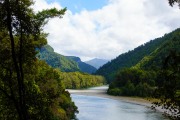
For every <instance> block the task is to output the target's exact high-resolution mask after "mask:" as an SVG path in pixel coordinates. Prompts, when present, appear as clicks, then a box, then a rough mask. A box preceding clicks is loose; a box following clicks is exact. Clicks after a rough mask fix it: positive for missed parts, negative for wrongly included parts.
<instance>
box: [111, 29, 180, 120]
mask: <svg viewBox="0 0 180 120" xmlns="http://www.w3.org/2000/svg"><path fill="white" fill-rule="evenodd" d="M165 36H166V37H162V38H161V39H162V40H164V41H163V42H161V44H160V45H159V46H156V47H155V48H156V49H155V50H154V51H152V52H151V53H150V54H148V55H146V56H144V57H143V58H142V59H141V60H140V61H139V62H138V63H137V64H136V65H134V66H132V67H130V68H126V69H122V68H120V70H119V72H117V74H116V79H115V80H114V81H113V82H112V83H111V84H110V87H109V90H108V93H109V94H112V95H124V96H141V97H149V96H151V97H152V94H153V95H156V96H155V97H157V98H159V99H160V102H156V103H155V105H157V106H162V107H163V109H165V110H167V112H168V113H170V116H172V117H174V118H175V119H179V116H180V113H179V111H180V110H179V108H180V106H179V105H180V101H179V100H180V94H179V93H180V92H179V91H180V87H179V86H180V71H179V70H180V68H179V66H180V65H179V64H180V63H179V62H180V58H179V53H180V40H179V39H180V31H179V29H177V30H176V31H174V32H172V33H170V34H167V35H165ZM164 38H166V39H164ZM134 54H136V53H134ZM169 54H170V55H169ZM132 59H134V58H132ZM127 62H128V61H127ZM164 65H165V66H164ZM162 68H164V69H162Z"/></svg>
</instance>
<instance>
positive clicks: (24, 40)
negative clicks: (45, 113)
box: [0, 0, 66, 120]
mask: <svg viewBox="0 0 180 120" xmlns="http://www.w3.org/2000/svg"><path fill="white" fill-rule="evenodd" d="M32 4H33V1H32V0H1V1H0V46H1V50H0V56H1V59H0V72H1V73H0V74H1V75H0V104H1V105H0V110H1V111H0V118H1V119H19V120H29V119H32V114H34V115H39V116H41V114H38V112H37V113H36V112H35V111H36V110H34V112H32V110H31V108H32V106H35V107H34V108H35V109H37V110H38V109H42V108H41V107H43V105H42V106H41V107H39V108H38V107H36V105H37V103H36V102H35V101H33V102H29V100H30V99H34V97H35V98H36V97H37V96H33V94H32V92H35V93H36V92H37V93H38V89H33V88H36V86H38V85H37V84H36V80H35V79H33V78H32V73H33V71H34V70H36V69H37V66H36V62H37V59H36V53H37V52H36V48H38V47H41V46H42V45H44V44H46V36H47V34H45V33H44V32H43V29H42V27H43V26H44V25H45V24H46V23H47V22H48V20H49V19H50V18H53V17H60V18H61V17H62V15H64V13H65V11H66V8H64V9H62V10H57V9H56V8H52V9H49V10H43V11H41V12H38V13H37V14H35V13H34V12H33V10H32V8H31V5H32ZM36 118H39V119H40V118H41V117H36Z"/></svg>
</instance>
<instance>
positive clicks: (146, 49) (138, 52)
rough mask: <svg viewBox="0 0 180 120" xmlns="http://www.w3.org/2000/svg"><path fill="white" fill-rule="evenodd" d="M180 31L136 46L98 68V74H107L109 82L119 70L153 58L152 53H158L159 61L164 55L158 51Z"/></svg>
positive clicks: (178, 30) (179, 30)
mask: <svg viewBox="0 0 180 120" xmlns="http://www.w3.org/2000/svg"><path fill="white" fill-rule="evenodd" d="M179 32H180V29H177V30H175V31H173V32H171V33H169V34H165V35H164V36H163V37H161V38H157V39H154V40H151V41H150V42H147V43H145V44H144V45H141V46H139V47H137V48H135V49H134V50H131V51H129V52H126V53H123V54H121V55H119V56H118V57H117V58H115V59H113V60H112V61H110V62H108V63H107V64H105V65H103V66H102V67H100V68H99V69H98V70H97V72H96V74H99V75H103V76H105V78H106V79H107V80H108V82H111V81H112V80H114V79H115V75H116V73H117V72H118V71H119V70H121V69H124V68H130V67H132V66H135V65H136V64H138V63H139V62H140V61H141V60H143V61H147V59H152V58H151V57H149V56H150V55H151V54H158V55H157V57H156V59H155V58H153V59H155V60H156V61H158V59H161V58H160V57H162V56H161V54H160V52H158V51H159V50H160V47H161V46H162V45H163V44H165V43H166V42H168V41H172V38H173V37H174V36H177V37H178V34H179ZM168 46H169V44H166V47H168ZM177 47H179V46H177ZM170 48H174V47H173V46H171V47H170ZM161 49H164V47H161ZM162 51H163V50H162ZM166 56H167V55H166ZM152 62H153V60H152ZM159 63H160V61H159ZM146 64H147V63H146ZM148 64H152V63H150V62H149V63H148ZM144 67H145V65H144Z"/></svg>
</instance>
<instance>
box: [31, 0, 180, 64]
mask: <svg viewBox="0 0 180 120" xmlns="http://www.w3.org/2000/svg"><path fill="white" fill-rule="evenodd" d="M52 7H56V8H58V9H62V8H64V7H67V9H68V10H67V11H66V14H65V15H64V16H63V18H62V19H60V18H53V19H51V20H50V21H49V22H48V24H47V25H46V26H45V27H44V31H45V32H47V33H49V36H48V37H47V39H48V44H49V45H51V46H52V47H53V48H54V50H55V52H57V53H59V54H62V55H65V56H78V57H80V58H81V60H82V61H86V60H90V59H93V58H101V59H108V60H111V59H114V58H116V57H117V56H119V55H120V54H122V53H125V52H128V51H129V50H133V49H134V48H136V47H138V46H139V45H142V44H144V43H146V42H148V41H150V40H153V39H155V38H158V37H162V36H163V35H164V34H166V33H169V32H171V31H173V30H175V29H177V28H179V27H180V22H179V21H180V9H179V8H178V6H177V5H176V6H174V7H170V6H169V4H168V0H35V4H34V6H33V8H34V10H35V11H36V12H37V11H41V10H43V9H47V8H52Z"/></svg>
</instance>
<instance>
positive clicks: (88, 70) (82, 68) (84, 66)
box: [66, 56, 97, 74]
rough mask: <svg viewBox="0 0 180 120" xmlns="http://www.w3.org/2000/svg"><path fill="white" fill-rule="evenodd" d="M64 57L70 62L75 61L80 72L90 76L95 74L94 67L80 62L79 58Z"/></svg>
mask: <svg viewBox="0 0 180 120" xmlns="http://www.w3.org/2000/svg"><path fill="white" fill-rule="evenodd" d="M66 57H67V58H68V59H70V60H73V61H75V62H76V63H77V64H78V67H79V69H80V71H81V72H85V73H89V74H92V73H95V72H96V70H97V69H96V68H95V67H93V66H91V65H89V64H87V63H85V62H82V61H81V59H80V58H79V57H74V56H66Z"/></svg>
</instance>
